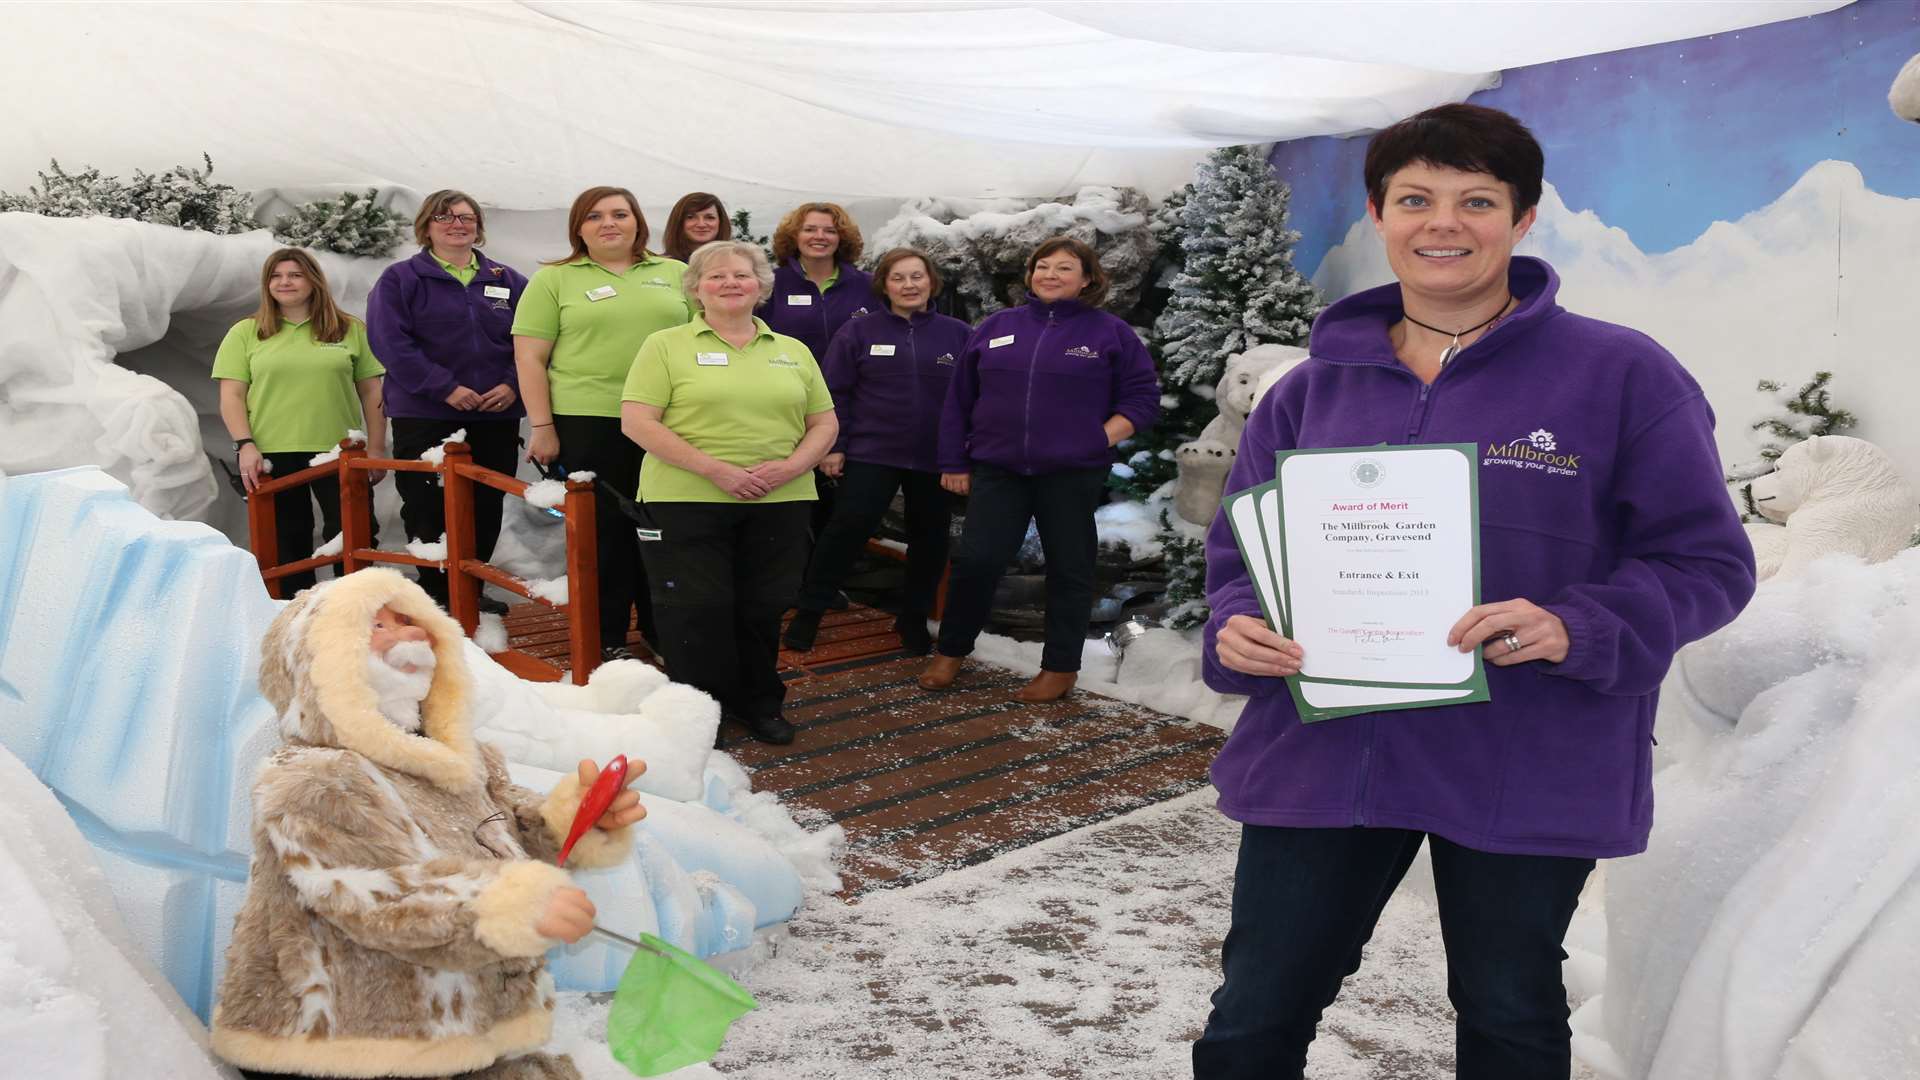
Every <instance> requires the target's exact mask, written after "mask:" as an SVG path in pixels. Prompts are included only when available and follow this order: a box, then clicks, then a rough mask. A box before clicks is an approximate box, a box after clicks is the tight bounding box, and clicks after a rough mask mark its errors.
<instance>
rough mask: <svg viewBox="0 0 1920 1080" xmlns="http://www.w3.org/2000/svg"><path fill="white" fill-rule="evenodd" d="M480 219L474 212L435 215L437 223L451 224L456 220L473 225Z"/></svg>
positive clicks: (434, 219) (435, 222)
mask: <svg viewBox="0 0 1920 1080" xmlns="http://www.w3.org/2000/svg"><path fill="white" fill-rule="evenodd" d="M479 220H480V218H479V217H478V216H477V215H474V214H435V215H433V222H434V224H436V225H451V224H453V223H454V222H456V221H457V222H459V223H460V224H462V225H471V224H473V223H474V222H476V221H479Z"/></svg>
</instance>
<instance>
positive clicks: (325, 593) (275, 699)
mask: <svg viewBox="0 0 1920 1080" xmlns="http://www.w3.org/2000/svg"><path fill="white" fill-rule="evenodd" d="M382 607H391V608H392V609H393V610H394V611H396V612H399V613H400V614H402V615H405V616H407V617H408V618H410V619H412V620H413V622H414V624H415V625H417V626H419V627H421V628H422V629H424V630H426V632H427V636H428V637H429V638H430V639H431V640H432V643H433V653H434V658H435V663H434V669H433V685H432V688H431V689H430V690H428V691H427V696H426V700H424V701H422V702H421V703H420V721H421V724H420V731H421V734H418V735H415V734H411V733H409V732H405V731H402V730H400V729H399V728H397V727H395V726H394V725H393V724H392V723H391V722H390V721H388V720H387V718H386V717H385V716H382V715H381V713H380V708H379V699H378V697H377V695H376V694H375V693H374V690H373V687H372V686H371V685H370V684H369V683H368V681H367V659H368V657H369V655H370V654H371V650H372V645H371V637H372V633H373V616H374V613H375V612H377V611H379V610H380V609H381V608H382ZM465 641H466V635H465V634H464V633H462V632H461V629H460V624H459V623H457V622H455V621H454V620H453V619H452V618H450V617H449V616H448V615H447V614H446V613H445V612H444V611H441V610H440V608H439V607H438V606H437V605H435V604H434V602H433V600H432V599H431V598H429V597H428V596H427V594H426V592H425V591H424V590H422V589H421V588H420V586H418V585H416V584H414V582H413V581H412V580H411V579H409V578H407V577H405V576H404V575H402V574H400V573H398V572H396V571H393V570H389V569H385V568H383V567H373V568H369V569H366V570H360V571H357V572H355V573H352V574H348V575H347V576H345V577H341V578H335V579H333V580H332V581H328V582H324V583H322V584H320V585H316V586H314V587H313V588H311V589H307V590H305V591H303V592H301V593H300V594H299V595H298V596H296V597H294V599H293V601H292V602H291V603H289V604H288V605H287V606H286V607H285V608H284V609H282V610H281V612H280V614H279V615H278V616H277V617H276V618H275V619H274V620H273V625H271V626H270V627H268V628H267V636H266V638H265V640H263V641H262V642H261V648H260V692H261V693H262V694H264V695H266V699H267V700H268V701H269V702H272V703H273V707H274V708H275V709H277V710H278V711H279V713H280V735H281V737H282V738H283V739H285V740H286V741H287V742H288V743H289V744H291V745H295V746H331V747H339V748H341V749H345V750H352V751H354V752H355V753H358V754H361V755H363V756H365V757H367V758H369V759H371V760H372V761H374V762H375V763H377V764H379V765H382V766H385V767H387V768H389V769H395V770H398V771H400V772H404V773H408V774H410V775H413V776H417V777H420V778H421V779H423V780H426V781H428V782H429V783H432V784H433V785H434V786H436V787H440V788H445V789H447V790H450V791H469V790H473V789H476V788H478V787H479V786H480V785H481V784H482V783H483V782H484V780H485V776H486V768H485V766H484V765H483V764H482V762H481V759H480V751H479V748H478V747H477V745H476V744H475V742H474V738H473V732H472V730H471V729H470V727H469V721H468V708H467V706H468V701H469V698H470V696H471V694H472V686H473V681H472V677H471V676H470V675H469V673H468V671H467V661H466V651H465Z"/></svg>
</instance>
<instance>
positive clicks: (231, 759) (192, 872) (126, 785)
mask: <svg viewBox="0 0 1920 1080" xmlns="http://www.w3.org/2000/svg"><path fill="white" fill-rule="evenodd" d="M0 551H4V552H6V554H7V558H6V559H4V560H0V627H4V634H5V637H4V641H5V646H6V647H5V650H4V652H0V746H4V747H6V748H7V749H9V750H11V751H12V752H13V753H14V754H16V755H17V756H18V757H19V758H20V759H21V760H22V761H23V762H25V764H26V765H27V767H28V768H29V769H30V770H31V771H32V772H33V773H34V774H35V775H37V776H38V777H39V778H40V779H41V780H42V781H43V782H45V783H46V784H47V785H48V786H49V787H51V788H53V789H54V790H55V791H56V792H57V793H58V794H59V795H60V797H61V799H62V801H63V802H64V803H65V804H66V806H67V807H68V809H69V811H70V812H71V813H72V815H73V818H74V820H75V822H76V823H77V824H78V826H79V828H80V831H81V833H82V834H83V835H85V837H86V838H87V840H88V842H89V843H91V844H92V845H93V848H94V855H95V858H97V859H98V860H99V861H100V863H101V866H102V868H103V869H104V870H105V871H106V876H107V880H108V882H110V884H111V888H112V890H113V894H114V898H115V900H116V901H117V902H118V905H119V909H120V911H121V914H122V916H123V917H124V918H125V919H126V921H127V923H128V929H129V931H130V932H131V935H132V937H133V939H134V941H135V942H136V943H137V945H138V948H139V950H140V951H141V952H142V953H143V954H144V955H145V956H146V957H148V958H149V959H150V960H151V961H152V962H153V963H154V964H155V965H156V966H157V967H158V968H159V969H160V971H161V973H162V974H163V975H164V976H165V978H166V979H167V981H168V982H170V983H171V984H172V985H173V986H174V988H175V989H176V990H177V991H179V993H180V996H181V997H183V998H184V999H186V1001H187V1002H188V1003H189V1004H190V1005H191V1006H192V1007H193V1009H194V1010H195V1011H196V1012H198V1013H199V1014H200V1015H201V1016H203V1017H204V1016H206V1015H207V1014H208V1010H209V1008H210V1006H211V1004H212V995H213V988H214V986H216V985H217V982H218V978H219V973H220V966H221V964H222V963H223V960H224V955H225V949H226V941H227V937H228V935H229V933H230V931H231V928H232V925H233V917H234V914H235V913H236V912H237V910H238V907H239V903H240V899H241V897H242V895H243V890H244V887H245V883H246V878H247V862H248V852H249V851H250V850H251V843H252V838H251V835H250V831H249V826H248V821H249V791H250V789H251V786H252V774H253V770H254V768H255V766H256V765H257V764H258V763H259V762H260V761H261V760H263V759H264V758H265V757H266V755H267V753H268V752H269V751H270V750H271V749H272V747H273V746H274V745H275V744H276V743H277V741H278V736H277V735H276V733H275V730H276V724H275V717H274V715H273V710H272V708H271V706H269V705H268V704H267V702H266V701H265V699H263V698H262V697H261V696H260V693H259V690H258V688H257V673H258V669H259V642H260V638H261V636H262V635H263V634H264V633H265V631H266V627H267V625H268V623H270V622H271V621H272V619H273V617H274V615H275V614H276V613H277V612H278V610H279V605H278V604H277V602H275V601H273V600H270V599H269V598H268V597H267V595H266V591H265V588H264V587H263V585H262V584H261V581H260V576H259V570H258V567H257V566H255V564H254V561H253V558H252V557H251V556H250V555H248V554H247V553H246V552H244V551H241V550H239V549H238V548H235V547H233V546H232V545H231V544H229V543H228V542H227V541H226V539H225V538H224V537H222V536H220V535H219V534H218V533H216V532H214V531H213V530H211V529H209V528H208V527H206V526H204V525H201V524H199V523H196V522H166V521H159V520H156V519H155V518H154V517H153V516H152V515H151V514H149V513H147V512H146V511H145V510H143V509H141V508H140V507H139V506H137V505H136V504H135V503H134V502H133V500H132V499H131V498H130V497H129V496H128V492H127V490H126V488H125V487H124V486H122V485H121V484H119V483H118V482H116V481H115V480H113V479H112V478H110V477H108V476H107V475H106V474H105V473H102V472H100V471H99V470H97V469H69V470H63V471H59V472H52V473H37V474H34V475H31V476H25V477H7V476H5V475H4V474H0ZM468 658H469V661H470V664H471V668H472V673H473V678H474V682H475V693H474V701H475V703H476V716H475V721H476V728H477V730H478V731H479V733H480V735H481V737H482V738H497V739H499V740H500V741H501V742H502V744H503V749H505V751H506V752H507V754H508V757H509V759H510V760H512V761H514V763H515V764H514V772H515V775H516V776H519V777H520V778H521V779H522V780H523V782H527V783H530V784H533V785H534V786H536V787H539V788H541V789H544V788H546V787H549V786H551V782H552V779H553V778H554V773H553V772H552V771H545V772H543V771H541V770H542V767H543V766H550V767H552V768H553V769H571V768H572V767H573V765H574V764H575V763H576V762H577V761H578V760H579V759H580V758H582V757H595V758H597V759H599V760H605V759H606V758H607V757H611V756H612V754H613V753H616V752H623V753H627V754H630V755H634V756H638V757H641V758H642V759H646V758H652V759H653V761H654V762H657V764H658V768H657V769H650V770H649V772H648V774H647V775H646V776H645V777H644V778H643V779H642V781H641V783H640V787H641V789H642V791H643V792H645V793H646V798H647V802H648V806H649V809H650V811H651V813H650V815H649V817H648V818H647V820H646V821H643V822H642V823H641V824H640V825H639V826H637V827H636V833H638V834H639V839H638V841H637V843H636V850H635V856H634V859H633V860H631V861H630V862H628V863H626V864H623V865H622V866H618V867H613V868H610V869H608V870H601V871H594V872H593V873H592V874H591V875H582V881H581V885H582V887H583V888H585V889H586V890H587V891H588V893H589V895H593V896H595V898H596V902H598V903H600V904H601V907H602V908H603V910H615V909H617V910H618V911H620V913H621V917H620V921H619V924H618V926H617V929H620V930H622V931H624V932H626V933H628V934H629V935H631V934H632V933H635V932H637V931H646V932H649V933H655V934H658V935H659V936H661V937H663V938H665V939H667V940H668V941H671V942H673V943H675V944H676V945H679V946H681V947H682V948H685V949H688V950H690V951H694V952H696V953H699V954H702V955H713V954H715V953H719V952H725V951H732V950H736V949H739V948H744V947H746V946H747V945H749V944H750V943H751V941H752V939H753V938H754V936H755V935H756V934H763V933H765V932H766V931H767V930H768V929H769V928H772V927H775V926H776V925H777V924H779V923H782V922H783V921H784V920H785V919H786V918H787V917H788V916H790V915H791V914H792V912H793V910H794V908H795V907H796V906H797V905H798V904H799V903H800V900H801V898H802V897H803V895H804V894H805V893H806V892H807V891H808V890H809V889H813V888H824V889H831V888H836V887H837V880H836V879H835V878H834V875H833V870H832V860H833V857H834V855H835V853H836V851H837V849H838V844H839V831H838V830H837V829H829V830H827V831H825V832H821V833H807V832H805V831H804V830H802V829H800V828H799V827H798V826H797V825H796V824H794V822H793V821H792V820H791V818H790V817H788V816H787V815H786V813H785V811H784V809H783V808H781V807H780V806H779V805H778V803H777V802H774V801H773V800H772V799H771V797H770V796H765V795H759V794H755V793H753V792H751V791H750V790H749V785H748V781H747V777H746V775H745V774H744V773H743V772H742V771H741V770H740V768H739V767H738V766H737V765H735V764H734V763H733V762H732V760H731V759H728V758H726V757H725V756H724V755H720V754H715V753H713V752H712V739H713V733H714V727H715V724H716V723H717V715H715V713H716V709H715V707H714V706H713V705H712V703H711V701H704V700H703V701H695V700H693V698H698V697H700V695H697V694H696V693H695V692H694V691H691V690H688V689H687V688H685V687H679V686H671V685H663V684H664V680H656V679H655V678H654V677H653V675H652V673H651V672H650V669H649V671H648V672H647V673H645V674H636V673H634V672H633V671H632V670H631V668H633V667H643V666H644V665H638V664H635V665H630V666H623V671H624V675H625V679H624V683H623V678H622V675H623V671H616V672H613V673H611V674H608V675H604V676H602V677H600V678H599V679H598V680H596V682H592V683H589V685H588V686H587V687H585V688H574V687H545V688H534V687H531V686H530V684H527V683H524V682H522V681H521V680H519V679H517V678H515V677H514V676H513V675H512V674H511V673H509V672H507V671H506V670H505V669H503V668H501V667H500V666H499V665H497V664H495V663H493V662H492V661H491V660H488V659H487V658H486V657H485V655H484V654H483V653H482V652H481V651H480V649H479V647H478V646H470V647H469V649H468ZM603 670H604V669H603ZM689 695H692V697H690V696H689ZM654 698H658V699H659V701H658V702H657V703H655V705H654V707H653V708H651V709H648V708H646V707H645V706H646V705H647V704H648V702H649V701H651V700H652V699H654ZM643 713H644V715H642V714H643ZM625 962H626V954H625V952H624V951H621V950H617V949H615V948H613V947H612V946H609V945H606V944H602V943H599V941H598V940H597V939H589V943H583V944H582V945H577V946H573V947H570V948H568V949H565V950H557V951H556V952H555V953H554V954H553V966H554V972H555V979H556V982H557V983H558V984H559V986H560V987H561V988H562V989H569V988H570V989H580V990H610V989H612V988H613V986H614V984H615V983H616V982H617V980H618V977H619V974H620V972H621V971H622V970H623V969H624V967H625Z"/></svg>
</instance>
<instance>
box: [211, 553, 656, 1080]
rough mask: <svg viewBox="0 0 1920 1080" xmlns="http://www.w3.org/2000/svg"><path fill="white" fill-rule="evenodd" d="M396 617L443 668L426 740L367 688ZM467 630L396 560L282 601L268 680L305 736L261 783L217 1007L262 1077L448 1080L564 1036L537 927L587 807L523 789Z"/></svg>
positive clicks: (432, 696) (584, 845)
mask: <svg viewBox="0 0 1920 1080" xmlns="http://www.w3.org/2000/svg"><path fill="white" fill-rule="evenodd" d="M382 605H388V606H391V607H392V608H393V610H395V611H397V612H399V613H401V614H403V615H406V616H409V617H410V618H411V619H412V620H413V621H414V623H415V624H416V625H418V626H421V627H423V628H424V629H426V631H427V633H428V635H429V636H430V637H431V639H432V648H433V651H434V654H435V657H436V664H435V669H434V675H433V681H432V687H431V689H430V690H429V691H428V693H427V696H426V699H425V700H424V701H423V702H422V704H421V720H422V723H421V734H419V735H413V734H409V733H407V732H405V731H402V730H401V729H400V728H398V727H396V726H394V725H393V724H392V723H390V722H389V721H388V720H387V719H386V718H385V717H384V716H382V715H381V714H380V712H379V710H378V707H377V702H376V697H375V693H374V691H373V689H372V688H371V687H370V686H369V684H368V681H367V677H366V673H365V672H366V663H367V659H368V655H369V649H370V643H369V639H370V635H371V626H372V618H373V614H374V612H375V611H377V610H378V609H379V608H380V607H381V606H382ZM470 687H471V683H470V678H469V675H468V672H467V668H466V661H465V658H464V656H463V635H462V634H461V632H460V627H459V626H458V624H456V623H455V622H454V621H453V620H452V619H450V618H448V617H447V616H446V615H445V614H444V613H442V612H441V611H440V610H439V609H438V608H437V607H435V606H434V604H433V602H432V601H431V600H429V599H428V598H427V595H426V594H425V593H424V592H422V591H421V590H420V588H419V587H418V586H417V585H415V584H414V583H413V582H412V581H410V580H409V579H407V578H405V577H402V576H401V575H400V574H398V573H395V572H393V571H391V570H386V569H369V570H362V571H360V572H359V573H355V574H352V575H349V576H347V577H345V578H340V579H337V580H335V581H330V582H327V583H325V584H323V585H320V586H318V587H316V588H313V589H309V590H307V591H305V592H303V593H301V594H300V595H299V596H298V597H297V598H295V599H294V600H293V602H292V603H290V604H288V605H287V606H286V608H285V609H284V610H282V611H281V612H280V614H279V616H278V617H277V618H275V619H274V621H273V625H272V626H271V627H269V628H268V630H267V636H266V639H265V640H264V642H262V645H261V657H260V689H261V690H262V692H263V693H264V694H265V695H266V698H267V700H268V701H270V702H272V704H273V706H274V707H275V708H276V709H278V710H279V712H280V733H281V736H282V738H283V739H284V740H285V745H284V746H282V747H281V748H280V749H278V750H277V751H276V752H275V753H274V754H273V755H272V756H271V757H270V758H269V759H268V761H267V762H266V764H265V765H264V766H262V768H261V770H260V774H259V777H258V780H257V782H256V783H255V785H254V788H253V862H252V872H251V877H250V879H249V881H248V883H247V895H246V900H245V902H244V903H243V905H242V906H241V909H240V914H239V916H238V918H237V920H236V922H235V926H234V933H233V940H232V943H231V945H230V946H229V947H228V950H227V969H226V976H225V979H224V981H223V982H222V984H221V992H220V1000H219V1005H218V1007H217V1008H216V1009H215V1010H214V1018H213V1048H214V1050H215V1051H217V1052H218V1053H219V1054H220V1056H221V1057H223V1058H225V1059H226V1060H228V1061H230V1062H233V1063H234V1064H236V1065H240V1066H242V1067H245V1068H249V1069H258V1070H264V1071H269V1072H286V1073H298V1074H303V1075H313V1076H342V1077H378V1076H413V1077H420V1076H445V1075H448V1074H452V1073H459V1072H465V1071H470V1070H478V1069H482V1068H485V1067H487V1066H489V1065H491V1064H493V1062H495V1060H496V1059H499V1058H502V1057H507V1056H512V1055H517V1054H522V1053H525V1052H528V1051H531V1050H533V1049H535V1048H538V1047H539V1046H541V1045H542V1044H544V1043H545V1042H546V1041H547V1037H548V1035H549V1033H550V1031H551V1029H552V1010H553V1007H554V995H553V983H552V980H551V979H550V978H549V977H548V975H547V972H546V965H545V962H544V960H543V959H542V957H543V955H544V954H545V953H546V951H547V950H548V949H550V948H552V947H553V946H555V945H557V944H559V942H557V941H554V940H552V939H549V938H545V937H542V936H541V935H540V934H539V933H537V932H536V931H535V930H534V924H535V922H536V921H537V920H538V919H539V918H540V916H541V914H542V913H543V912H544V911H545V909H546V905H547V902H548V900H549V898H550V897H551V896H552V894H553V891H554V890H555V889H558V888H561V887H563V886H566V885H569V884H570V879H569V877H568V875H567V873H566V872H565V871H563V870H561V869H559V868H558V867H556V866H554V865H553V860H554V856H555V855H556V854H557V853H558V851H559V846H560V842H561V841H562V840H563V839H564V837H565V834H566V830H567V828H568V827H569V825H570V824H571V822H572V820H573V814H574V811H575V810H576V809H577V808H578V806H579V802H580V796H581V792H580V786H579V782H578V780H577V779H574V778H571V777H569V778H568V779H567V780H566V781H565V782H563V783H562V784H561V785H560V786H558V787H556V788H555V789H554V790H553V792H552V793H551V794H549V795H548V796H547V797H546V798H545V799H544V800H543V799H542V798H541V797H540V796H538V795H536V794H534V793H533V792H531V791H528V790H526V789H525V788H521V787H517V786H515V785H514V784H512V783H511V782H509V781H508V779H507V773H506V767H505V764H504V761H503V760H502V758H501V756H500V754H499V752H498V751H496V750H494V749H493V748H492V747H490V746H484V745H481V744H478V743H476V742H475V741H474V739H473V736H472V733H471V731H470V729H469V726H468V699H469V695H470V692H471V690H470ZM631 844H632V836H631V830H630V829H622V830H619V831H618V832H613V833H608V832H602V831H600V830H592V831H590V832H589V833H588V834H587V836H586V837H584V838H583V839H582V840H581V842H580V843H579V844H577V845H576V846H575V848H574V850H573V854H572V855H571V856H570V859H569V861H570V863H572V864H573V865H578V866H607V865H612V864H614V863H617V862H619V861H621V860H623V859H625V858H626V857H627V855H628V852H629V849H630V847H631Z"/></svg>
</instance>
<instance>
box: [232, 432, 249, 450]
mask: <svg viewBox="0 0 1920 1080" xmlns="http://www.w3.org/2000/svg"><path fill="white" fill-rule="evenodd" d="M252 441H253V438H252V436H248V437H247V438H244V439H235V440H233V452H234V453H236V454H237V453H239V452H240V448H241V447H243V446H245V445H247V444H248V443H250V442H252Z"/></svg>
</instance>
